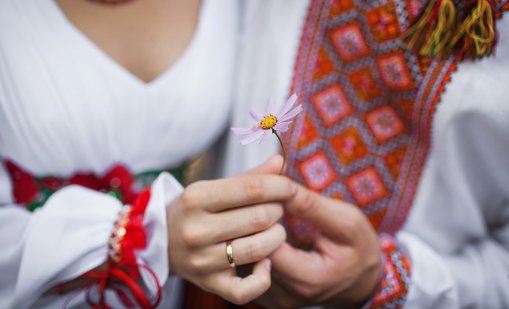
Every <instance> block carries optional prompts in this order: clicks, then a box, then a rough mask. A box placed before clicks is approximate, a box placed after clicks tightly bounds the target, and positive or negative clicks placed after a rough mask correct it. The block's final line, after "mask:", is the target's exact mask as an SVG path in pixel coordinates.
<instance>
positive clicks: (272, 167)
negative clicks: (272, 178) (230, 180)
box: [246, 155, 283, 175]
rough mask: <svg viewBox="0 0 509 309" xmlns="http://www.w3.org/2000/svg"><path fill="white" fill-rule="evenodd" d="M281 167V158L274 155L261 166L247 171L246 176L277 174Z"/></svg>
mask: <svg viewBox="0 0 509 309" xmlns="http://www.w3.org/2000/svg"><path fill="white" fill-rule="evenodd" d="M282 165H283V157H282V156H281V155H275V156H273V157H271V158H270V159H268V160H267V161H265V162H264V163H262V164H261V165H259V166H257V167H255V168H253V169H251V170H249V171H247V172H246V173H247V174H276V175H277V174H279V171H280V170H281V166H282Z"/></svg>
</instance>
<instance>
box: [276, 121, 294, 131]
mask: <svg viewBox="0 0 509 309" xmlns="http://www.w3.org/2000/svg"><path fill="white" fill-rule="evenodd" d="M289 128H290V124H289V123H279V122H278V123H277V124H276V125H275V126H274V130H276V131H278V132H281V133H283V132H286V131H288V129H289Z"/></svg>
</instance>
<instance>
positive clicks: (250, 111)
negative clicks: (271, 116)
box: [249, 108, 262, 122]
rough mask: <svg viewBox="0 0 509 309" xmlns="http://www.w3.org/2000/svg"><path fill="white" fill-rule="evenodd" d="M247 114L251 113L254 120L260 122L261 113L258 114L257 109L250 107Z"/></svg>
mask: <svg viewBox="0 0 509 309" xmlns="http://www.w3.org/2000/svg"><path fill="white" fill-rule="evenodd" d="M249 115H251V117H252V118H253V119H254V120H255V121H256V122H260V121H262V115H260V114H258V112H257V111H255V110H254V109H252V108H251V109H250V110H249Z"/></svg>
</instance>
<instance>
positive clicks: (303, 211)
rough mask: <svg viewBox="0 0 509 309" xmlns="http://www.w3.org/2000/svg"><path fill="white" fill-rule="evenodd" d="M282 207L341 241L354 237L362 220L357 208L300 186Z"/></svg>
mask: <svg viewBox="0 0 509 309" xmlns="http://www.w3.org/2000/svg"><path fill="white" fill-rule="evenodd" d="M283 205H284V207H285V209H286V210H287V211H288V212H290V213H292V214H293V215H295V216H297V217H300V218H302V219H305V220H306V221H309V222H311V223H313V224H315V225H316V226H318V227H319V229H320V231H321V232H322V233H324V234H326V235H329V236H330V235H333V236H334V238H335V239H341V240H343V241H348V240H350V239H351V238H352V237H353V236H354V234H355V231H356V226H357V224H358V223H359V220H362V215H361V213H360V211H359V210H358V208H357V207H355V206H353V205H350V204H348V203H346V202H343V201H340V200H334V199H331V198H328V197H325V196H322V195H320V194H319V193H316V192H314V191H311V190H309V189H307V188H305V187H303V186H301V185H298V186H296V191H295V194H294V195H293V197H292V198H291V199H289V200H287V201H286V202H284V204H283Z"/></svg>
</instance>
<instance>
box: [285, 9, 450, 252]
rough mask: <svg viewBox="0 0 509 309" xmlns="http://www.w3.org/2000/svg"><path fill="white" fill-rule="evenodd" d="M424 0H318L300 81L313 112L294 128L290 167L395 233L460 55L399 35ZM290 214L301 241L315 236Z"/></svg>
mask: <svg viewBox="0 0 509 309" xmlns="http://www.w3.org/2000/svg"><path fill="white" fill-rule="evenodd" d="M425 4H426V1H423V0H421V1H395V0H385V1H353V0H336V1H324V0H315V1H312V2H311V4H310V8H309V13H308V17H307V20H306V24H305V27H304V30H303V34H302V38H301V43H300V48H299V52H298V57H297V62H296V65H295V72H294V79H293V86H292V89H291V91H292V92H296V93H298V94H299V97H300V100H301V103H303V104H304V112H303V113H302V114H301V115H300V116H299V118H298V119H297V121H296V122H295V125H294V126H293V128H292V131H291V133H290V134H287V135H285V140H286V143H287V145H288V153H289V157H288V167H289V168H288V172H287V174H288V175H289V176H290V177H292V178H294V179H296V180H297V181H299V182H301V183H303V184H305V185H306V186H308V187H310V188H312V189H314V190H316V191H318V192H320V193H322V194H325V195H327V196H331V197H335V198H340V199H343V200H346V201H348V202H351V203H352V204H355V205H358V206H359V207H360V208H361V209H362V210H363V212H364V213H365V214H366V215H367V216H368V218H369V219H370V221H371V223H372V224H373V226H374V227H375V228H376V229H377V231H379V232H386V233H390V234H393V233H394V232H396V231H397V230H398V229H399V227H400V226H401V225H402V223H403V222H404V220H405V218H406V214H407V212H408V210H409V208H410V205H411V203H412V200H413V197H414V194H415V190H416V188H417V185H418V181H419V178H420V174H421V171H422V168H423V166H424V162H425V159H426V157H427V153H428V149H429V143H430V131H431V130H430V128H431V120H432V115H433V111H434V109H435V105H436V103H437V102H438V101H439V97H440V94H441V93H442V91H443V89H444V85H445V83H446V82H447V81H448V80H449V76H450V74H451V72H452V71H454V69H455V61H454V59H446V60H438V59H437V60H429V61H428V60H423V59H421V58H418V57H417V56H416V55H415V54H414V53H413V52H412V51H411V50H409V49H408V48H407V47H406V45H405V44H404V43H403V42H402V41H401V39H400V37H401V34H402V32H403V31H404V30H405V29H406V28H407V27H409V25H410V24H411V23H412V21H413V20H414V19H415V18H416V17H417V15H418V14H419V12H420V10H421V9H422V7H423V6H424V5H425ZM287 224H288V225H289V227H290V230H292V231H294V233H292V235H291V236H292V237H293V238H294V239H295V240H296V241H297V242H298V243H300V244H302V245H304V246H306V245H311V244H312V242H313V238H314V236H313V234H314V233H313V230H314V228H313V227H312V226H309V225H307V224H304V223H303V222H300V221H299V220H298V219H295V218H288V220H287ZM302 229H305V230H306V232H305V233H303V232H302Z"/></svg>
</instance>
